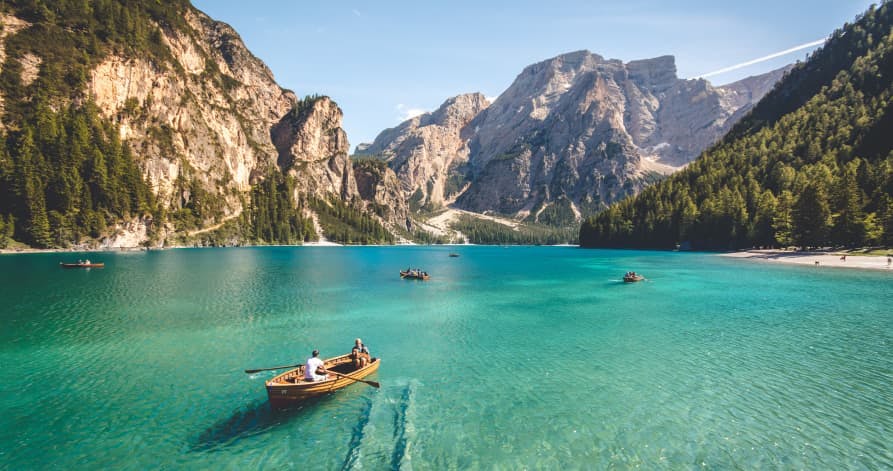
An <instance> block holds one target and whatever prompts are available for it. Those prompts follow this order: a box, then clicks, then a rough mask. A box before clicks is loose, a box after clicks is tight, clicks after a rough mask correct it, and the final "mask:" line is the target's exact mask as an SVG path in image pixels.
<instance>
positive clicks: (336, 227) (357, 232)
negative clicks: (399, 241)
mask: <svg viewBox="0 0 893 471" xmlns="http://www.w3.org/2000/svg"><path fill="white" fill-rule="evenodd" d="M310 207H311V208H312V209H313V210H314V211H315V212H316V214H317V216H318V217H319V225H320V226H322V229H323V231H324V232H325V235H326V238H327V239H329V240H331V241H332V242H338V243H341V244H361V245H368V244H393V243H394V242H395V240H394V235H393V234H391V233H390V232H388V230H387V229H385V228H384V226H382V225H381V224H380V223H379V222H378V221H377V220H376V219H375V218H373V217H372V216H371V215H369V214H367V213H366V212H365V211H363V209H362V208H358V207H356V206H353V205H351V204H348V203H345V202H344V201H342V200H340V199H337V198H329V199H328V200H321V199H318V198H311V199H310Z"/></svg>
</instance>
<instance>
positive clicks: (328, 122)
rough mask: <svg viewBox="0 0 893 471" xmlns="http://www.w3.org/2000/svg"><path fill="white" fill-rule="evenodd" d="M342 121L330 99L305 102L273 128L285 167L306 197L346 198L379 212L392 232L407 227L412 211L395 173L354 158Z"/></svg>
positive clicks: (281, 164)
mask: <svg viewBox="0 0 893 471" xmlns="http://www.w3.org/2000/svg"><path fill="white" fill-rule="evenodd" d="M342 118H343V113H342V112H341V108H339V107H338V105H337V104H336V103H335V102H334V101H332V100H331V99H330V98H329V97H313V98H307V99H304V100H302V101H300V102H299V103H298V104H297V106H296V107H295V108H293V109H292V110H291V111H290V112H289V113H287V114H286V115H285V116H283V117H282V119H280V120H279V122H278V123H276V124H275V125H274V126H273V127H272V129H271V130H270V136H271V138H272V141H273V144H274V145H275V147H276V149H277V151H278V158H277V164H278V165H279V168H280V169H281V170H282V171H283V172H287V173H288V174H290V175H292V176H294V177H295V178H297V180H298V184H299V189H300V190H299V191H301V192H302V193H303V194H305V195H312V196H315V197H317V198H322V199H326V198H329V197H337V198H341V199H342V200H345V201H348V202H352V203H354V204H359V205H361V206H363V207H364V208H366V209H367V210H370V211H371V212H373V213H375V214H377V215H378V216H379V217H380V218H381V219H382V222H384V223H385V225H386V226H388V227H391V228H392V229H404V230H405V229H407V226H408V225H409V224H410V223H409V222H408V216H409V212H408V209H407V207H406V202H405V198H404V197H403V193H402V191H401V190H400V183H399V180H397V177H396V175H395V174H394V171H393V170H391V169H389V168H387V167H386V166H379V168H370V167H369V166H368V165H363V164H362V163H360V164H355V163H354V162H353V161H352V160H351V159H350V157H348V151H349V149H350V147H349V144H348V141H347V134H346V133H345V132H344V130H343V129H342V128H341V120H342Z"/></svg>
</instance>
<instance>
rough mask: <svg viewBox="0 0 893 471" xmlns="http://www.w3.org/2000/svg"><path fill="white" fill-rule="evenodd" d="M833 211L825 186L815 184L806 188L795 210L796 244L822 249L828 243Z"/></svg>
mask: <svg viewBox="0 0 893 471" xmlns="http://www.w3.org/2000/svg"><path fill="white" fill-rule="evenodd" d="M830 217H831V210H830V208H829V206H828V196H827V192H826V190H825V188H824V186H823V185H822V184H821V183H819V182H813V183H810V184H809V185H807V186H806V188H805V189H804V190H803V192H802V193H801V194H800V197H799V198H797V202H796V203H794V208H793V237H794V242H795V243H796V244H798V245H801V246H804V247H822V246H825V245H826V244H827V243H828V219H829V218H830Z"/></svg>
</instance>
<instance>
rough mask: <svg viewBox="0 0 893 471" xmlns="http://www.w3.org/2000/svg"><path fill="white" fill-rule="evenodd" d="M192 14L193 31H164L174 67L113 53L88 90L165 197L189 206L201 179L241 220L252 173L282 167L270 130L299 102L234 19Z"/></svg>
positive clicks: (163, 199)
mask: <svg viewBox="0 0 893 471" xmlns="http://www.w3.org/2000/svg"><path fill="white" fill-rule="evenodd" d="M186 20H187V25H188V27H189V28H190V29H191V31H189V32H185V31H176V30H171V29H164V28H163V29H162V32H163V35H162V39H163V41H164V43H165V45H166V46H167V47H168V48H169V49H170V51H171V55H172V57H173V59H174V64H165V65H164V66H159V65H158V64H154V63H150V62H149V61H147V60H146V59H143V58H140V57H122V56H115V55H112V56H109V57H107V58H106V59H105V60H104V61H103V62H102V63H100V64H99V65H98V66H97V67H95V68H94V70H93V71H92V73H91V76H90V80H89V84H88V90H87V93H88V95H89V96H90V98H92V99H93V100H94V101H95V102H96V103H97V105H98V106H99V107H100V109H101V111H102V112H103V114H105V116H106V117H108V118H109V119H111V120H113V121H114V122H116V123H117V124H118V125H119V126H120V130H121V138H122V139H127V142H129V144H130V145H131V146H132V147H133V149H134V151H135V152H134V155H136V156H138V159H140V165H141V167H142V168H143V169H144V172H145V175H146V177H147V178H148V180H149V181H150V183H151V184H152V188H153V189H154V190H155V192H156V193H157V196H158V199H159V201H160V202H161V203H162V204H164V205H165V206H167V207H169V208H172V209H177V208H179V207H180V206H182V205H184V204H186V203H187V202H188V201H189V198H190V197H191V195H190V193H189V192H188V191H185V190H184V189H183V188H182V182H183V181H190V180H196V181H198V182H199V184H200V185H202V187H204V189H205V190H207V191H208V192H209V193H210V194H212V195H215V196H217V197H219V201H220V202H221V205H222V207H221V208H220V209H221V211H222V214H221V218H227V217H232V216H235V215H237V214H239V213H240V212H241V211H242V209H243V208H242V206H241V200H242V199H241V198H240V194H241V193H242V192H244V191H247V190H248V189H249V187H250V184H251V182H252V178H253V177H256V176H257V175H260V174H262V173H263V171H264V169H266V168H267V167H268V166H270V165H275V163H276V159H277V151H276V148H275V147H274V145H273V143H272V141H271V139H270V129H271V127H272V126H273V125H274V124H276V123H277V122H278V121H279V119H280V118H281V117H282V116H284V115H285V114H286V113H288V112H289V110H291V109H292V108H293V107H294V106H295V103H296V99H295V95H294V94H293V93H292V92H290V91H288V90H284V89H282V88H280V87H279V86H278V85H277V84H276V82H275V80H274V79H273V74H272V73H271V72H270V70H269V69H268V68H267V67H266V65H264V64H263V62H261V61H260V60H259V59H257V58H256V57H254V56H253V55H252V54H251V53H250V52H249V51H248V50H247V48H246V47H245V45H244V43H243V42H242V40H241V39H240V38H239V36H238V34H236V32H235V31H234V30H233V29H232V28H231V27H230V26H229V25H226V24H224V23H221V22H217V21H214V20H212V19H210V18H209V17H207V16H205V15H204V14H202V13H201V12H199V11H197V10H188V11H187V12H186ZM205 222H206V223H208V224H211V223H214V222H219V221H205ZM112 243H113V244H114V242H112Z"/></svg>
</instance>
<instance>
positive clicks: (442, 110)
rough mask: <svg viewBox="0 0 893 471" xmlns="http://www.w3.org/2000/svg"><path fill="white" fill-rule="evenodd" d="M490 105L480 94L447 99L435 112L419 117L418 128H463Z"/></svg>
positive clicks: (468, 94) (467, 94)
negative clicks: (433, 126)
mask: <svg viewBox="0 0 893 471" xmlns="http://www.w3.org/2000/svg"><path fill="white" fill-rule="evenodd" d="M489 105H490V102H489V101H487V98H486V97H485V96H484V95H483V94H482V93H466V94H463V95H457V96H454V97H452V98H449V99H447V100H446V101H445V102H443V104H442V105H440V107H439V108H437V110H435V111H433V112H430V113H425V114H423V115H421V116H420V117H419V127H424V126H430V125H437V126H446V127H456V126H460V127H461V126H465V125H466V124H468V122H469V121H471V119H472V118H474V117H475V116H477V114H478V113H480V112H481V110H483V109H484V108H486V107H487V106H489Z"/></svg>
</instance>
